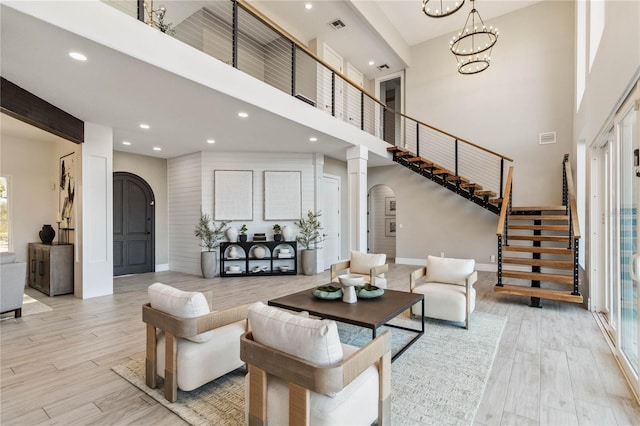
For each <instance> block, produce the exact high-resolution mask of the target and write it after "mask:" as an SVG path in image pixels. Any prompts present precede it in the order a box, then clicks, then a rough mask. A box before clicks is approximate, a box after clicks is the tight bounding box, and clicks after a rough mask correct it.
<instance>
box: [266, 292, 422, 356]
mask: <svg viewBox="0 0 640 426" xmlns="http://www.w3.org/2000/svg"><path fill="white" fill-rule="evenodd" d="M314 288H315V287H314ZM314 288H310V289H307V290H302V291H299V292H297V293H293V294H289V295H287V296H283V297H278V298H277V299H271V300H269V302H268V304H269V305H270V306H275V307H278V308H283V309H289V310H292V311H296V312H300V311H309V314H310V315H314V316H317V317H320V318H326V319H331V320H334V321H339V322H344V323H347V324H352V325H357V326H359V327H364V328H369V329H371V331H372V339H375V337H376V334H377V330H378V328H380V327H381V326H383V325H387V326H388V327H393V328H399V329H402V330H407V331H413V332H415V333H417V334H416V336H415V337H414V338H413V339H411V341H409V343H407V344H406V345H405V346H404V347H403V348H402V349H400V351H399V352H398V353H396V354H395V355H393V356H392V358H391V360H392V361H395V359H396V358H397V357H399V356H400V355H402V354H403V353H404V351H406V350H407V349H408V348H409V347H410V346H411V345H412V344H414V343H415V341H416V340H418V339H419V338H420V337H421V336H422V335H423V334H424V317H423V316H422V315H421V316H420V318H421V323H422V324H421V329H420V330H416V329H413V328H407V327H402V326H399V325H394V324H387V323H388V322H389V321H391V320H392V319H393V318H395V317H397V316H398V315H400V314H401V313H402V312H404V311H406V310H407V309H410V308H411V307H412V306H413V305H415V304H416V303H422V309H423V310H422V312H424V295H422V294H418V293H407V292H405V291H396V290H386V289H385V291H384V294H383V295H382V296H380V297H378V298H376V299H358V302H357V303H344V302H343V301H342V299H337V300H323V299H318V298H317V297H315V296H314V295H313V290H314Z"/></svg>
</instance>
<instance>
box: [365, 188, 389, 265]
mask: <svg viewBox="0 0 640 426" xmlns="http://www.w3.org/2000/svg"><path fill="white" fill-rule="evenodd" d="M368 199H369V214H368V215H367V216H368V218H369V224H368V226H369V227H368V232H367V236H368V239H369V241H368V244H367V247H368V249H369V252H370V253H386V255H387V258H388V259H395V257H396V195H395V193H394V192H393V189H391V188H390V187H388V186H387V185H376V186H374V187H372V188H371V189H370V190H369V197H368Z"/></svg>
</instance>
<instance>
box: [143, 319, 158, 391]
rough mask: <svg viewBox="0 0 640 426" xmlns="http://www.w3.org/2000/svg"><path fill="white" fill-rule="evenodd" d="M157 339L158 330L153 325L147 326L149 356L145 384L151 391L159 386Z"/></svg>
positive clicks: (146, 364) (146, 361) (146, 360)
mask: <svg viewBox="0 0 640 426" xmlns="http://www.w3.org/2000/svg"><path fill="white" fill-rule="evenodd" d="M157 342H158V340H157V337H156V328H155V327H154V326H152V325H151V324H147V354H146V358H145V383H146V384H147V386H149V387H150V388H151V389H155V388H156V386H157V384H158V383H157V375H158V372H157V368H158V367H157V366H158V354H157V350H156V348H157Z"/></svg>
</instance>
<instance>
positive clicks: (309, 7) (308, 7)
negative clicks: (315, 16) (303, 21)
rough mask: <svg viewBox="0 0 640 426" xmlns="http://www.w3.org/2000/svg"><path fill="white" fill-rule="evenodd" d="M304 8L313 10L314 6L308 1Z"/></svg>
mask: <svg viewBox="0 0 640 426" xmlns="http://www.w3.org/2000/svg"><path fill="white" fill-rule="evenodd" d="M304 8H305V9H307V10H311V9H312V8H313V5H312V4H311V3H307V4H305V5H304Z"/></svg>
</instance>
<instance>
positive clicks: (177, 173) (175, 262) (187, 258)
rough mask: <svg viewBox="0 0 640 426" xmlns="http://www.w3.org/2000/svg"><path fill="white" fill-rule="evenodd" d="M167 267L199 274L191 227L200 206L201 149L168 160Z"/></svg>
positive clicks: (196, 220) (198, 257)
mask: <svg viewBox="0 0 640 426" xmlns="http://www.w3.org/2000/svg"><path fill="white" fill-rule="evenodd" d="M167 179H168V181H169V185H168V192H167V196H168V206H169V212H168V217H169V269H170V270H172V271H176V272H184V273H187V274H194V275H200V273H201V271H200V252H201V251H202V250H201V248H200V245H199V243H200V242H199V240H198V239H197V238H196V237H194V236H193V230H194V228H195V226H196V224H197V223H198V219H199V218H200V210H201V209H202V153H200V152H196V153H193V154H189V155H185V156H182V157H178V158H171V159H169V160H168V161H167Z"/></svg>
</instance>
